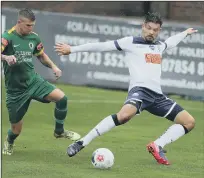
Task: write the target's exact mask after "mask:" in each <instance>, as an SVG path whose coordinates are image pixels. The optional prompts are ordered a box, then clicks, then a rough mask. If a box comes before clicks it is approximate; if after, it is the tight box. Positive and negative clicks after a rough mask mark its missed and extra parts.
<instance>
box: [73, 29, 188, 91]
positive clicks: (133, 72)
mask: <svg viewBox="0 0 204 178" xmlns="http://www.w3.org/2000/svg"><path fill="white" fill-rule="evenodd" d="M186 36H187V33H186V31H184V32H182V33H179V34H177V35H174V36H171V37H170V38H168V39H167V40H166V41H165V42H161V41H156V42H152V43H148V42H147V41H145V40H144V39H143V38H142V37H125V38H121V39H118V40H115V41H108V42H100V43H88V44H84V45H79V46H74V47H71V53H75V52H85V51H86V52H91V51H92V52H93V51H97V52H100V51H101V52H102V51H113V50H119V51H124V52H125V53H126V62H127V65H128V68H129V73H130V83H129V90H131V89H132V88H133V87H135V86H140V87H146V88H148V89H150V90H153V91H155V92H157V93H161V94H162V90H161V84H160V78H161V61H162V53H163V52H164V50H166V49H170V48H173V47H175V46H176V45H177V44H178V43H179V42H180V41H182V40H183V39H184V38H185V37H186Z"/></svg>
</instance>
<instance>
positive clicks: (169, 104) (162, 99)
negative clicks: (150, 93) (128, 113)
mask: <svg viewBox="0 0 204 178" xmlns="http://www.w3.org/2000/svg"><path fill="white" fill-rule="evenodd" d="M155 97H157V98H156V100H155V102H154V103H153V105H152V106H150V107H148V108H147V109H146V110H147V111H148V112H150V113H152V114H153V115H156V116H159V117H164V118H166V119H168V120H170V121H174V120H175V118H176V116H177V114H178V113H179V112H181V111H183V108H182V107H181V106H180V105H178V104H177V103H176V102H175V101H174V100H172V99H170V98H167V97H166V96H165V95H161V94H159V96H158V95H157V96H155Z"/></svg>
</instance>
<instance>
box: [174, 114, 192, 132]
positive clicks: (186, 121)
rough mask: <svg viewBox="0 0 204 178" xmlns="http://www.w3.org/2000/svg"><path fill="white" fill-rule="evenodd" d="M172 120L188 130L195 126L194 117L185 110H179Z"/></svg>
mask: <svg viewBox="0 0 204 178" xmlns="http://www.w3.org/2000/svg"><path fill="white" fill-rule="evenodd" d="M174 122H175V123H177V124H181V125H184V126H185V127H186V128H187V129H188V130H191V129H192V128H194V126H195V119H194V118H193V116H192V115H190V114H189V113H188V112H187V111H186V110H183V111H181V112H179V113H178V114H177V115H176V118H175V120H174Z"/></svg>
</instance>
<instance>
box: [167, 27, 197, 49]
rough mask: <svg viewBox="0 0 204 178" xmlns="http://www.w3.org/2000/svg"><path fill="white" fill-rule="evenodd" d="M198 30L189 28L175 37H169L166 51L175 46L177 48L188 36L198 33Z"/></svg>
mask: <svg viewBox="0 0 204 178" xmlns="http://www.w3.org/2000/svg"><path fill="white" fill-rule="evenodd" d="M196 32H197V30H195V29H193V28H188V29H187V30H185V31H183V32H181V33H178V34H176V35H174V36H171V37H169V38H168V39H167V40H166V41H165V43H166V49H171V48H173V47H175V46H177V45H178V44H179V43H180V42H181V41H182V40H183V39H184V38H185V37H186V36H187V35H191V34H193V33H196Z"/></svg>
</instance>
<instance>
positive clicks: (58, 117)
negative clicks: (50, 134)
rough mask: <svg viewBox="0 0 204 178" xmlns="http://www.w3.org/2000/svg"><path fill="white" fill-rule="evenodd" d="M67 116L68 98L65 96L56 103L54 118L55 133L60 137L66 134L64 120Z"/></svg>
mask: <svg viewBox="0 0 204 178" xmlns="http://www.w3.org/2000/svg"><path fill="white" fill-rule="evenodd" d="M66 115H67V97H66V96H64V97H63V98H61V99H60V100H59V101H57V102H56V106H55V111H54V116H55V133H56V134H57V135H60V134H62V133H63V132H64V120H65V118H66Z"/></svg>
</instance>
